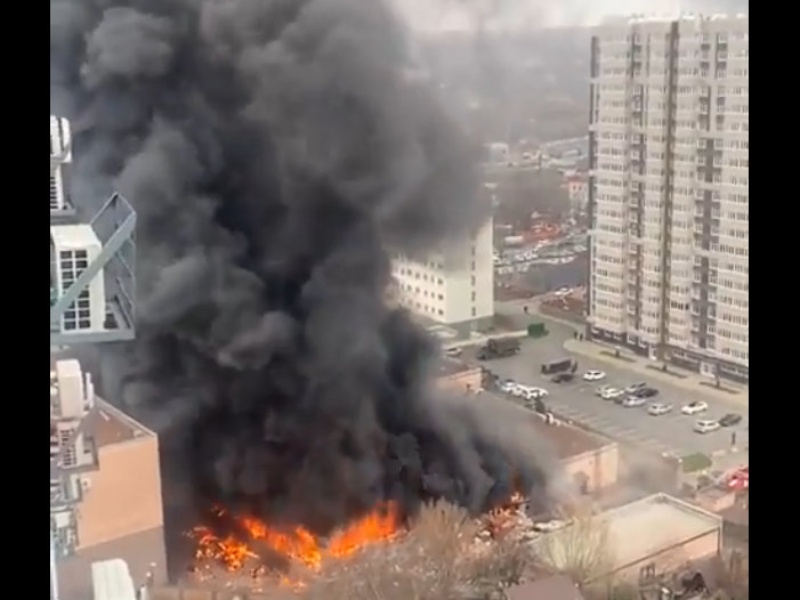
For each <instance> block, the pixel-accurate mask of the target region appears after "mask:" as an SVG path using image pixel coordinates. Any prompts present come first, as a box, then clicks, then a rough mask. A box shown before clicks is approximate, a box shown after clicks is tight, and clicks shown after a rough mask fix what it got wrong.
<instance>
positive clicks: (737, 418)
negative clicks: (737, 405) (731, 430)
mask: <svg viewBox="0 0 800 600" xmlns="http://www.w3.org/2000/svg"><path fill="white" fill-rule="evenodd" d="M741 422H742V415H737V414H736V413H728V414H727V415H724V416H723V417H722V418H721V419H720V420H719V426H720V427H733V426H734V425H738V424H739V423H741Z"/></svg>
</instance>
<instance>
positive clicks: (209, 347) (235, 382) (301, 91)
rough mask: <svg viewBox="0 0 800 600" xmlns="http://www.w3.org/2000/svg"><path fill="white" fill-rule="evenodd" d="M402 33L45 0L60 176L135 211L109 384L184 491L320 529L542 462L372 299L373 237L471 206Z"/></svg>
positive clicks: (305, 11) (380, 277)
mask: <svg viewBox="0 0 800 600" xmlns="http://www.w3.org/2000/svg"><path fill="white" fill-rule="evenodd" d="M405 35H406V34H405V32H404V30H403V29H402V27H400V26H399V24H398V22H397V21H396V20H395V19H394V18H393V15H392V13H391V11H390V10H389V9H387V7H386V6H385V5H384V2H382V1H380V0H128V1H125V0H51V104H52V105H53V110H54V111H55V112H57V113H60V114H62V115H65V116H67V117H69V118H70V119H71V120H72V123H73V127H74V129H75V135H74V139H75V148H74V154H75V156H76V162H77V165H76V172H75V175H74V181H73V197H74V198H75V199H76V201H77V202H79V203H81V204H84V205H88V204H92V203H97V202H100V201H102V200H103V199H104V198H105V196H106V195H107V194H108V192H109V191H110V190H111V189H112V187H113V188H116V189H119V190H120V191H121V192H122V193H123V194H124V195H125V196H126V197H127V198H128V199H129V200H130V201H131V203H132V204H133V205H134V206H135V208H136V210H137V213H138V218H139V221H138V223H139V226H138V231H137V236H138V252H139V254H138V268H137V270H138V276H139V279H138V281H139V307H140V311H139V315H138V318H139V321H138V337H137V340H136V342H135V344H134V345H133V347H132V348H122V349H120V348H117V349H114V350H113V352H112V351H106V352H104V355H105V357H106V359H108V360H114V361H115V362H114V363H113V364H114V365H115V368H114V372H115V373H114V374H115V378H116V380H117V382H118V383H119V386H118V387H119V391H118V395H117V394H115V397H116V398H117V399H118V401H119V402H122V403H124V404H125V405H126V406H127V407H128V408H129V409H130V410H132V411H134V412H135V413H136V414H138V415H145V416H146V417H147V420H148V422H150V423H154V424H156V425H157V427H158V429H159V432H160V433H161V436H162V446H163V447H164V453H165V454H166V458H167V460H166V462H167V465H168V466H170V465H171V467H172V468H171V469H170V470H169V471H168V477H169V479H170V482H171V483H174V481H177V480H178V479H180V480H181V483H182V484H183V485H184V488H185V489H189V490H190V495H189V497H190V498H191V500H192V501H193V502H197V503H199V504H200V506H203V505H207V504H208V503H211V502H222V503H223V504H225V505H234V506H240V507H243V508H246V509H247V510H252V511H255V512H257V513H258V514H260V515H263V516H268V517H270V518H272V519H284V520H287V521H295V522H302V523H304V524H306V525H308V526H310V527H314V528H316V529H318V530H325V529H327V528H329V527H331V526H334V525H336V524H338V523H340V522H342V521H343V520H345V519H348V518H351V517H353V516H355V515H357V514H358V513H359V512H361V511H363V510H365V509H367V508H369V507H371V506H373V505H374V504H375V503H376V502H377V501H379V500H383V499H387V498H393V499H396V500H398V501H401V502H403V503H404V504H405V506H406V507H408V509H409V510H412V509H413V507H414V504H415V503H416V502H418V501H419V500H421V499H425V498H428V497H445V498H449V499H451V500H453V501H456V502H459V503H460V504H463V505H465V506H468V507H469V508H471V509H473V510H481V509H482V508H484V507H485V506H486V504H487V503H488V502H491V501H492V500H493V498H494V497H499V496H501V495H503V494H506V493H508V491H509V490H510V486H511V485H512V482H513V481H514V480H515V479H516V478H520V479H521V480H522V481H523V482H524V484H525V485H528V486H534V485H538V486H540V487H541V486H543V485H544V483H545V475H544V474H545V467H544V465H545V464H546V461H544V460H543V459H542V457H541V456H538V458H537V449H536V448H535V447H532V446H531V444H530V441H529V440H528V441H524V440H523V436H524V435H525V434H523V433H522V432H521V431H520V428H519V426H518V425H517V424H518V423H519V415H517V414H516V413H513V414H511V413H509V412H508V411H509V410H511V409H509V408H508V407H506V406H504V405H501V404H498V405H496V406H494V405H493V406H490V407H486V406H483V405H481V404H479V401H478V400H477V399H463V398H461V399H458V398H437V397H435V394H433V393H432V391H431V385H430V381H431V377H430V375H431V366H432V364H433V356H434V353H435V350H436V348H435V345H434V343H433V342H432V341H431V340H430V339H429V337H428V336H427V335H426V334H425V333H424V332H423V331H421V330H420V329H419V328H418V327H416V326H415V325H413V324H412V322H411V320H410V318H409V316H408V315H407V314H406V313H404V312H403V311H400V310H396V309H392V308H389V307H387V305H386V304H385V302H384V290H385V288H386V286H387V284H388V283H389V280H390V262H389V257H390V255H391V253H392V252H397V251H402V252H405V253H409V254H414V255H422V254H423V253H425V252H426V251H429V250H431V249H433V248H437V247H439V244H444V245H445V247H450V246H448V243H449V241H451V240H454V239H457V238H458V237H459V236H463V235H465V234H469V233H470V232H472V231H474V230H475V229H476V228H477V227H478V226H480V224H481V223H482V222H484V220H485V218H486V217H487V214H488V213H487V211H488V209H489V207H487V206H484V205H482V204H481V203H480V202H479V200H478V198H477V195H476V191H477V189H478V183H479V182H478V178H477V176H476V172H475V170H474V169H473V153H472V146H471V144H469V143H468V141H467V140H465V139H462V137H461V136H460V134H459V131H458V130H457V129H456V128H455V127H454V126H453V125H452V124H451V122H450V120H449V119H448V118H447V116H446V113H445V111H444V110H443V108H442V107H441V106H440V105H439V104H438V103H437V101H436V98H435V96H434V95H433V93H432V92H431V90H430V89H428V88H426V87H424V86H423V85H422V83H421V82H420V78H418V77H414V76H413V74H414V65H413V64H412V63H411V62H410V61H409V60H408V56H409V54H408V41H407V39H406V37H405ZM109 385H110V384H109V383H108V381H106V387H107V388H108V387H109ZM480 402H483V400H481V401H480ZM176 466H177V468H176ZM168 483H169V482H168Z"/></svg>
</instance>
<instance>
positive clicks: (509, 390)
mask: <svg viewBox="0 0 800 600" xmlns="http://www.w3.org/2000/svg"><path fill="white" fill-rule="evenodd" d="M497 387H499V388H500V391H501V392H505V393H506V394H513V393H514V390H516V389H517V388H519V386H518V385H517V384H516V383H514V382H513V381H501V382H500V384H499V385H498V386H497Z"/></svg>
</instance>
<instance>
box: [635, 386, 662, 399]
mask: <svg viewBox="0 0 800 600" xmlns="http://www.w3.org/2000/svg"><path fill="white" fill-rule="evenodd" d="M631 396H636V397H637V398H655V397H656V396H658V390H657V389H656V388H652V387H642V388H639V389H638V390H636V391H635V392H631Z"/></svg>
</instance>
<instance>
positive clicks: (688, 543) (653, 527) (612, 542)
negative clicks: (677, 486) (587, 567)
mask: <svg viewBox="0 0 800 600" xmlns="http://www.w3.org/2000/svg"><path fill="white" fill-rule="evenodd" d="M573 527H576V526H575V525H572V526H569V527H566V528H564V529H561V530H558V531H554V532H552V533H548V534H545V535H543V536H542V537H540V538H538V539H537V540H536V541H535V542H534V548H535V550H536V551H537V553H538V555H539V556H540V557H541V558H542V559H543V560H544V561H545V562H546V563H548V564H550V565H551V566H552V567H554V568H556V569H558V570H563V569H565V568H567V567H568V565H569V563H570V562H571V561H572V560H574V559H573V556H574V553H575V552H576V548H575V547H574V546H575V543H576V540H575V539H574V538H575V535H576V532H574V531H573V530H572V528H573ZM577 527H588V528H591V530H592V531H595V532H602V535H591V536H590V535H589V534H588V533H587V532H588V531H589V529H587V530H586V531H584V530H580V532H579V533H580V534H581V536H582V538H583V539H581V540H580V541H581V543H587V539H588V538H589V537H596V538H597V544H598V545H602V548H598V550H602V553H603V556H604V561H603V563H602V565H598V567H601V570H602V571H603V572H602V573H598V575H597V576H595V577H594V580H595V581H602V580H605V579H613V580H614V582H616V583H619V582H624V581H628V582H631V583H635V582H637V581H638V580H639V577H640V574H641V572H642V569H644V568H647V569H649V570H654V571H655V572H656V573H669V572H673V571H675V570H678V569H681V568H682V567H684V566H686V565H687V564H691V563H695V562H700V561H704V560H707V559H710V558H713V557H716V556H718V555H719V554H720V552H721V550H722V519H721V518H720V517H719V516H717V515H715V514H713V513H710V512H708V511H705V510H702V509H700V508H697V507H695V506H692V505H691V504H688V503H686V502H683V501H681V500H678V499H677V498H673V497H672V496H668V495H666V494H656V495H653V496H649V497H647V498H643V499H641V500H637V501H635V502H632V503H630V504H626V505H624V506H620V507H617V508H614V509H611V510H609V511H607V512H604V513H601V514H599V515H597V516H594V517H592V518H591V521H590V522H589V523H588V524H586V525H577ZM577 550H578V551H579V552H583V553H585V552H589V551H590V549H587V548H586V547H582V548H580V549H577ZM587 583H588V582H587Z"/></svg>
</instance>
